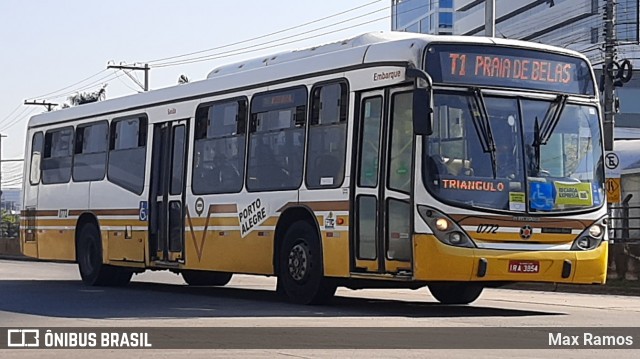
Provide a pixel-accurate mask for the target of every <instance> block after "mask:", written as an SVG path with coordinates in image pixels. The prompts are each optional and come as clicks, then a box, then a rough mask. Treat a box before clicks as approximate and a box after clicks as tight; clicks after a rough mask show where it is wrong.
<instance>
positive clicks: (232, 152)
mask: <svg viewBox="0 0 640 359" xmlns="http://www.w3.org/2000/svg"><path fill="white" fill-rule="evenodd" d="M246 117H247V100H246V99H240V100H233V101H225V102H218V103H214V104H207V105H201V106H200V107H198V110H197V111H196V133H195V144H194V148H195V154H194V157H193V183H192V188H193V193H194V194H211V193H234V192H239V191H240V190H241V189H242V180H243V178H244V146H245V124H246Z"/></svg>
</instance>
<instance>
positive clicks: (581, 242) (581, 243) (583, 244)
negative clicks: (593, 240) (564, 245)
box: [578, 237, 589, 249]
mask: <svg viewBox="0 0 640 359" xmlns="http://www.w3.org/2000/svg"><path fill="white" fill-rule="evenodd" d="M578 247H580V248H582V249H588V248H589V238H587V237H582V238H580V239H578Z"/></svg>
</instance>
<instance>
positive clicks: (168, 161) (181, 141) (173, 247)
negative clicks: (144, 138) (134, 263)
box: [149, 120, 189, 262]
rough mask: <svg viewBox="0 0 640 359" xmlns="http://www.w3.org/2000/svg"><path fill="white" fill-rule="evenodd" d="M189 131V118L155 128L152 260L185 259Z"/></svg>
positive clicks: (151, 224)
mask: <svg viewBox="0 0 640 359" xmlns="http://www.w3.org/2000/svg"><path fill="white" fill-rule="evenodd" d="M188 133H189V132H188V127H187V121H186V120H179V121H171V122H163V123H158V124H155V125H154V128H153V152H152V157H151V190H150V191H149V207H150V208H149V216H150V217H149V241H150V243H149V250H150V251H151V253H150V258H151V259H152V261H156V262H177V261H182V260H184V205H183V204H184V189H185V177H186V173H185V172H186V171H185V168H186V167H185V164H186V157H187V151H186V148H187V147H186V144H187V138H188Z"/></svg>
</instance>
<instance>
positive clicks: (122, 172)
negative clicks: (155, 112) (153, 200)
mask: <svg viewBox="0 0 640 359" xmlns="http://www.w3.org/2000/svg"><path fill="white" fill-rule="evenodd" d="M110 132H111V136H110V138H109V160H108V165H107V167H108V168H107V178H109V181H110V182H112V183H115V184H116V185H118V186H120V187H122V188H124V189H126V190H128V191H131V192H134V193H137V194H142V192H143V190H144V170H145V164H146V158H147V151H146V149H147V118H146V117H144V116H139V117H128V118H123V119H117V120H113V121H111V131H110Z"/></svg>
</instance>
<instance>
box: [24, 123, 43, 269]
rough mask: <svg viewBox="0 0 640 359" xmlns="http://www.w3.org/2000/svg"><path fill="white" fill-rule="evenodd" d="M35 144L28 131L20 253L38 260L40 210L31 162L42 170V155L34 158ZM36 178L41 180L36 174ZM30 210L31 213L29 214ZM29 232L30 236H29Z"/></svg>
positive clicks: (35, 168) (30, 132)
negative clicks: (37, 221) (37, 223)
mask: <svg viewBox="0 0 640 359" xmlns="http://www.w3.org/2000/svg"><path fill="white" fill-rule="evenodd" d="M32 142H33V132H32V131H28V133H27V140H26V144H25V151H24V153H25V157H24V169H23V177H22V181H23V185H22V213H21V216H20V251H21V252H22V254H23V255H25V256H27V257H33V258H38V230H37V228H36V227H35V220H36V213H37V212H36V209H37V208H38V188H39V185H38V183H36V184H34V185H32V184H31V167H32V164H31V161H32V160H33V157H36V159H35V161H34V164H33V166H34V171H39V169H40V154H37V155H35V156H34V154H33V153H32V150H31V147H32ZM34 177H36V178H39V175H38V174H35V173H34ZM27 209H29V212H27ZM27 231H29V234H27Z"/></svg>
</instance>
